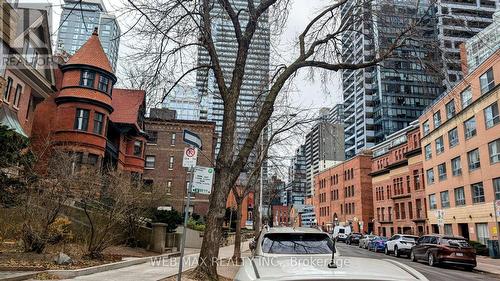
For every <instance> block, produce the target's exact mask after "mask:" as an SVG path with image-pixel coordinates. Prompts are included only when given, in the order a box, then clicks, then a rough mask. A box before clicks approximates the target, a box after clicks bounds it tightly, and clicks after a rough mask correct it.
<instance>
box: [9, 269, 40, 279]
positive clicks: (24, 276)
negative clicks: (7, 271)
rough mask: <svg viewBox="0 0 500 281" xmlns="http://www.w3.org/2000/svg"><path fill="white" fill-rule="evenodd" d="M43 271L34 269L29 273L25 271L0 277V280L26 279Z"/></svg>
mask: <svg viewBox="0 0 500 281" xmlns="http://www.w3.org/2000/svg"><path fill="white" fill-rule="evenodd" d="M42 272H43V271H34V272H30V273H25V274H21V275H17V276H12V277H2V278H0V280H2V281H21V280H28V279H31V278H33V277H35V276H36V275H37V274H39V273H42Z"/></svg>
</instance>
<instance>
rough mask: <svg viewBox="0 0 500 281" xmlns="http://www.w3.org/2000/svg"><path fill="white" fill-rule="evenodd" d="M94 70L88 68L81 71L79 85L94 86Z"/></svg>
mask: <svg viewBox="0 0 500 281" xmlns="http://www.w3.org/2000/svg"><path fill="white" fill-rule="evenodd" d="M94 79H95V72H93V71H90V70H84V71H82V76H81V78H80V86H84V87H89V88H93V87H94Z"/></svg>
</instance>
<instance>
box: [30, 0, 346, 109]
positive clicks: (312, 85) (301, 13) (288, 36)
mask: <svg viewBox="0 0 500 281" xmlns="http://www.w3.org/2000/svg"><path fill="white" fill-rule="evenodd" d="M41 1H45V2H47V3H51V4H53V17H52V22H53V25H52V29H53V31H52V32H54V31H55V30H56V29H57V27H58V25H59V22H60V17H61V5H62V4H63V3H64V2H63V0H41ZM124 1H125V0H104V3H105V5H106V7H107V9H108V11H110V12H115V13H116V14H117V16H118V21H119V23H120V26H121V27H122V31H124V26H126V25H127V24H125V23H124V22H123V21H124V20H126V17H120V16H119V10H120V7H121V6H122V5H123V4H122V3H123V2H124ZM21 2H33V0H21ZM292 2H293V3H292V9H291V11H290V15H289V19H288V24H287V27H286V29H285V32H284V33H283V35H282V36H281V37H280V40H279V43H280V45H279V46H277V47H276V49H275V52H279V53H280V56H285V57H286V56H291V54H290V53H289V50H290V46H291V45H292V44H293V43H294V42H295V40H296V38H297V34H299V33H300V32H301V31H302V30H303V28H304V27H305V26H306V24H307V22H308V21H309V20H310V19H311V18H312V17H313V15H314V14H315V12H317V11H318V9H319V8H321V7H322V6H323V5H324V4H322V3H325V1H324V0H292ZM54 40H56V37H54ZM125 40H132V39H131V38H130V37H127V36H125V37H123V38H122V42H123V41H125ZM124 45H125V44H121V45H120V56H123V55H124V54H126V53H127V52H128V51H130V50H127V48H126V47H125V46H124ZM118 64H119V65H120V58H119V62H118ZM122 65H123V64H122ZM118 75H119V71H118ZM119 78H120V77H119ZM314 78H315V79H313V80H311V79H310V78H309V75H308V73H307V71H302V72H299V75H298V77H297V78H296V79H295V80H294V82H295V85H296V89H295V91H294V92H293V93H292V96H291V97H292V98H291V100H292V101H293V103H294V104H295V105H296V106H301V107H303V108H311V109H317V108H320V107H332V106H333V105H335V104H337V103H339V102H341V101H342V97H341V88H340V86H339V82H338V79H337V78H336V77H332V78H331V79H330V81H328V82H327V83H321V82H319V80H320V79H319V77H314Z"/></svg>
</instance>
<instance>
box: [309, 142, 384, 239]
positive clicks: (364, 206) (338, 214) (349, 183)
mask: <svg viewBox="0 0 500 281" xmlns="http://www.w3.org/2000/svg"><path fill="white" fill-rule="evenodd" d="M371 164H372V162H371V154H370V153H369V152H362V153H361V154H360V155H358V156H356V157H354V158H351V159H349V160H347V161H344V162H342V163H341V164H338V165H336V166H333V167H332V168H329V169H327V170H324V171H323V172H321V173H319V174H318V175H317V176H315V177H314V188H315V192H314V197H313V204H314V212H315V213H316V220H317V224H318V225H319V226H321V227H323V228H324V229H326V230H332V229H333V226H334V225H350V226H352V228H353V231H356V232H372V231H373V219H374V217H373V198H372V196H373V193H372V179H371V176H370V172H371Z"/></svg>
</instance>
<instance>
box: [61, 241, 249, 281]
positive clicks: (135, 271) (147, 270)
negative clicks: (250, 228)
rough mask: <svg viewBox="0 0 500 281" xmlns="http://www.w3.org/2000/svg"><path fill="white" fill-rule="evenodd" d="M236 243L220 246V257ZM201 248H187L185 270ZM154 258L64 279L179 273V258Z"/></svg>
mask: <svg viewBox="0 0 500 281" xmlns="http://www.w3.org/2000/svg"><path fill="white" fill-rule="evenodd" d="M233 248H234V245H230V246H226V247H222V248H220V251H219V259H224V258H230V257H232V255H233ZM241 250H242V252H244V251H247V250H248V242H242V243H241ZM199 251H200V250H199V249H192V248H187V249H186V252H185V257H184V266H183V272H184V271H186V270H189V269H192V268H194V267H196V265H197V263H198V255H199ZM152 258H153V259H152V260H151V261H149V262H147V263H143V264H138V265H134V266H129V267H124V268H120V269H116V270H109V271H105V272H100V273H95V274H90V275H85V276H79V277H75V278H73V279H64V280H68V281H71V280H86V281H101V280H107V281H136V280H141V281H157V280H159V279H163V278H166V277H169V276H172V275H175V274H177V273H178V270H179V263H178V261H179V258H171V259H164V260H162V259H154V257H152Z"/></svg>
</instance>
